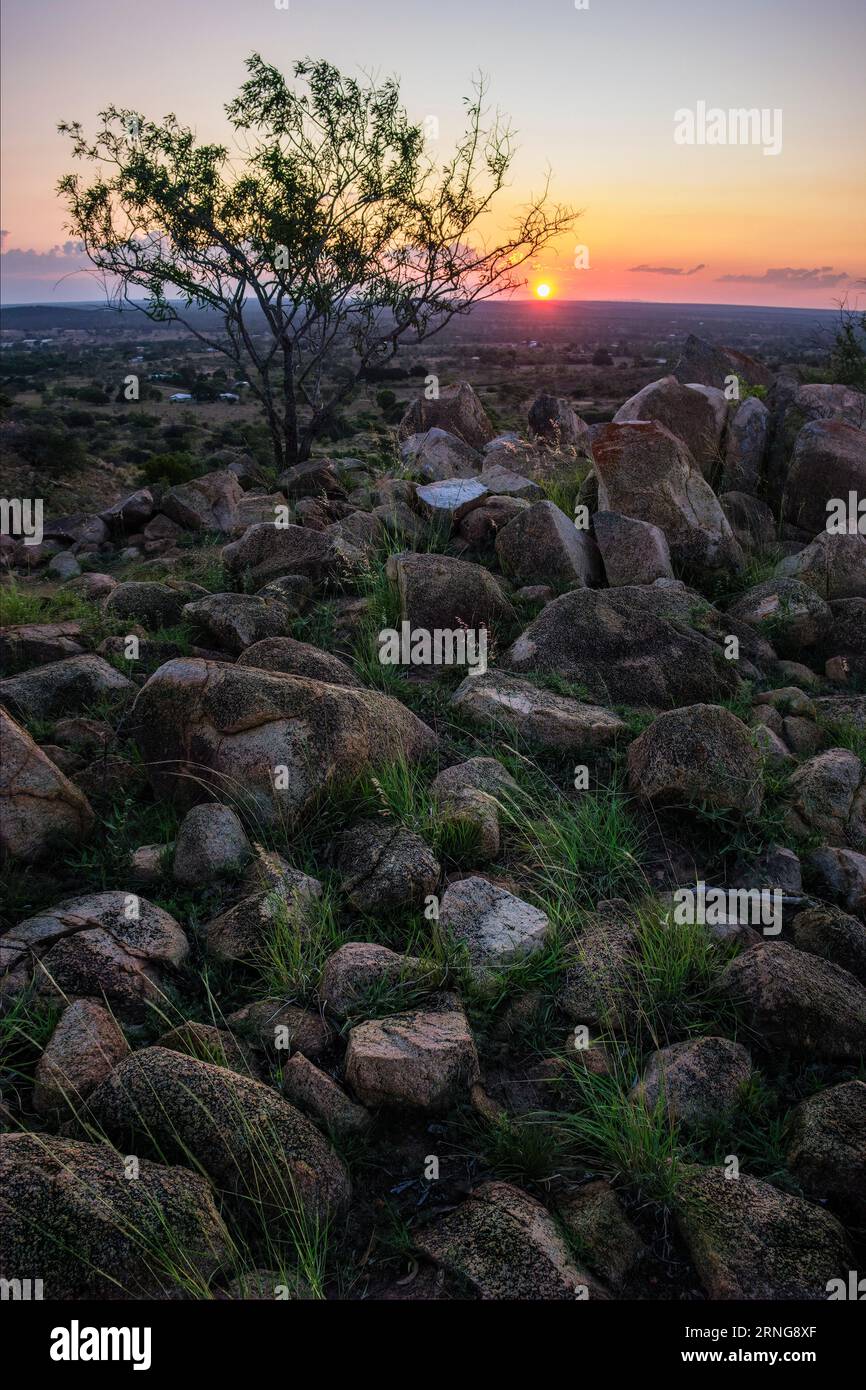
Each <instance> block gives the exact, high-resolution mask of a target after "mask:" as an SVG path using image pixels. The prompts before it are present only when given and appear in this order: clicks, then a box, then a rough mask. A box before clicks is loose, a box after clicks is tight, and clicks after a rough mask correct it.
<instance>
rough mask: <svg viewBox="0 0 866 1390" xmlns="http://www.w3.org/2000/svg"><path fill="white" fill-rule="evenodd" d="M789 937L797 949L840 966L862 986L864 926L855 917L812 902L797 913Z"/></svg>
mask: <svg viewBox="0 0 866 1390" xmlns="http://www.w3.org/2000/svg"><path fill="white" fill-rule="evenodd" d="M791 935H792V936H793V938H794V945H795V946H797V947H798V949H799V950H801V951H811V952H812V954H813V955H815V956H821V957H822V958H823V959H824V960H831V961H833V963H834V965H841V967H842V969H843V970H847V971H848V973H849V975H853V976H854V978H855V979H856V980H859V981H860V983H861V985H866V924H864V923H863V922H861V921H859V920H858V919H857V918H856V917H852V916H851V915H850V913H848V912H843V911H842V909H841V908H840V907H835V906H833V904H832V903H816V904H815V905H814V906H812V907H808V908H806V910H805V911H804V912H798V913H797V915H796V917H795V918H794V920H793V922H792V923H791Z"/></svg>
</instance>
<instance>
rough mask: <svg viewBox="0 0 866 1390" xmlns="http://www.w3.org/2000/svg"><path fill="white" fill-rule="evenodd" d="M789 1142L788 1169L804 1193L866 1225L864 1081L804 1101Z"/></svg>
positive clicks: (792, 1119)
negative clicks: (827, 1203)
mask: <svg viewBox="0 0 866 1390" xmlns="http://www.w3.org/2000/svg"><path fill="white" fill-rule="evenodd" d="M788 1142H789V1145H790V1147H789V1149H788V1167H789V1168H790V1170H791V1172H792V1173H793V1174H794V1177H795V1178H796V1179H797V1181H798V1182H799V1184H800V1186H801V1187H802V1188H803V1190H804V1191H805V1192H808V1194H809V1195H810V1196H811V1197H814V1198H816V1199H817V1200H818V1201H828V1202H829V1204H830V1206H831V1207H833V1208H835V1209H836V1210H837V1211H838V1212H839V1214H840V1215H841V1216H842V1217H844V1218H845V1219H846V1220H849V1221H852V1222H853V1223H854V1224H855V1225H858V1226H862V1225H863V1224H864V1223H866V1183H864V1181H863V1178H864V1174H866V1083H864V1082H863V1081H856V1080H854V1081H843V1082H841V1083H840V1084H839V1085H838V1086H830V1087H828V1088H827V1090H825V1091H819V1092H818V1093H817V1095H814V1096H809V1097H807V1099H806V1100H804V1101H801V1102H800V1104H799V1105H798V1106H797V1108H796V1110H795V1111H794V1113H793V1115H792V1116H791V1117H790V1120H789V1122H788Z"/></svg>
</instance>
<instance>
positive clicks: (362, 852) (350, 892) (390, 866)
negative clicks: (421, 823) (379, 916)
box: [335, 821, 441, 912]
mask: <svg viewBox="0 0 866 1390" xmlns="http://www.w3.org/2000/svg"><path fill="white" fill-rule="evenodd" d="M335 858H336V866H337V871H338V873H339V874H340V877H341V879H342V888H343V892H344V893H345V895H346V898H347V899H348V901H349V902H350V903H351V904H352V906H353V907H354V908H356V909H357V910H358V911H359V912H376V911H387V910H388V909H389V908H413V907H414V908H421V907H423V906H424V900H425V898H426V897H427V896H428V895H429V894H430V893H432V892H433V891H434V889H435V888H436V885H437V883H438V882H439V875H440V873H441V869H440V866H439V863H438V862H437V860H436V859H435V858H434V856H433V854H432V853H431V851H430V849H429V848H428V846H427V844H426V843H425V842H424V840H422V839H421V836H420V835H416V834H415V833H414V831H411V830H407V829H406V828H405V826H401V825H397V824H393V823H392V824H389V823H388V822H385V821H365V822H363V824H361V825H356V826H354V827H353V828H352V829H351V830H346V831H344V832H343V833H342V834H341V835H340V836H338V838H337V841H336V845H335Z"/></svg>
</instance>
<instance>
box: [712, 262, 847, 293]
mask: <svg viewBox="0 0 866 1390" xmlns="http://www.w3.org/2000/svg"><path fill="white" fill-rule="evenodd" d="M850 279H851V276H850V275H849V274H848V272H847V270H834V269H833V267H832V266H831V265H819V266H814V267H813V268H812V269H811V270H808V269H806V268H805V267H797V268H795V267H794V266H790V265H786V266H779V267H777V268H775V269H770V270H765V271H764V273H763V275H719V276H718V277H717V283H718V284H727V285H799V286H801V287H803V288H807V289H808V288H815V289H820V290H825V289H832V288H833V286H834V285H841V284H843V283H844V282H845V281H846V280H850Z"/></svg>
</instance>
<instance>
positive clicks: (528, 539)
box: [496, 499, 602, 584]
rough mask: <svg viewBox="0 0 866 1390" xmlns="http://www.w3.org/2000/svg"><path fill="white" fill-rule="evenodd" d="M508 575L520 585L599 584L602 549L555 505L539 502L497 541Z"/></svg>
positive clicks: (515, 520)
mask: <svg viewBox="0 0 866 1390" xmlns="http://www.w3.org/2000/svg"><path fill="white" fill-rule="evenodd" d="M496 554H497V556H498V557H499V563H500V565H501V566H502V570H503V573H504V574H507V575H508V577H509V578H510V579H512V580H514V582H515V583H516V584H535V583H539V584H541V583H543V584H598V583H600V582H601V578H602V564H601V557H600V555H599V552H598V546H597V545H596V543H595V541H594V540H593V538H592V536H591V535H590V534H589V532H588V531H581V530H578V528H577V527H576V526H575V524H574V522H573V521H572V520H571V518H570V517H567V516H566V515H565V512H562V511H560V509H559V507H557V506H556V505H555V503H553V502H550V501H547V500H546V499H545V500H544V501H542V502H535V503H534V504H533V505H532V506H531V507H528V508H527V509H526V510H525V511H521V512H518V514H517V516H515V517H514V519H513V520H512V521H509V522H508V524H507V526H504V527H503V528H502V530H501V531H500V532H499V534H498V535H497V537H496Z"/></svg>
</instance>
